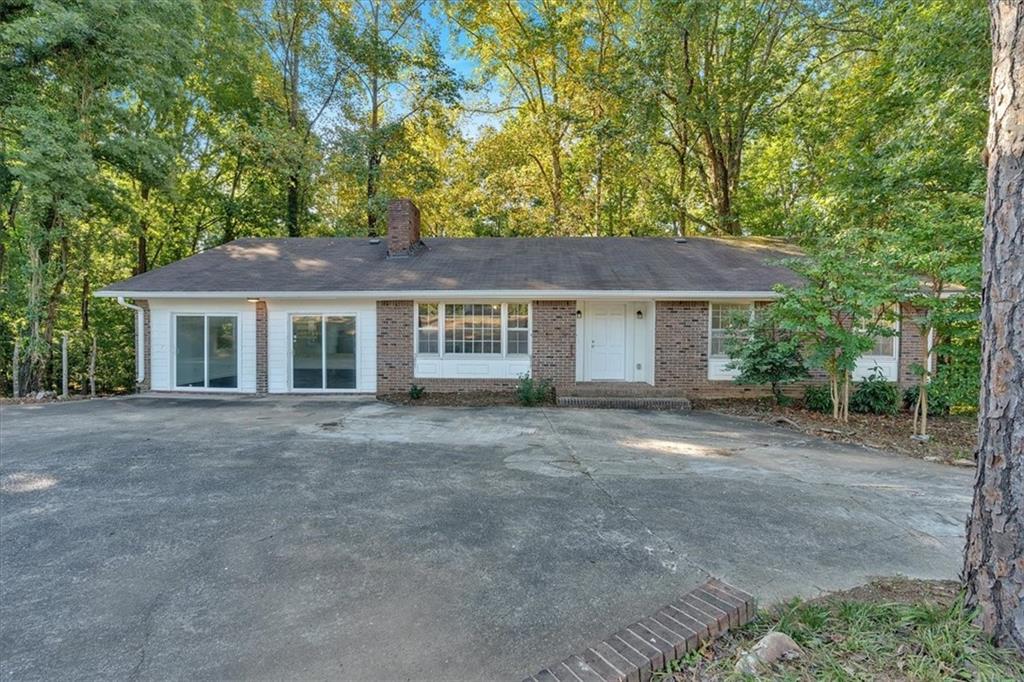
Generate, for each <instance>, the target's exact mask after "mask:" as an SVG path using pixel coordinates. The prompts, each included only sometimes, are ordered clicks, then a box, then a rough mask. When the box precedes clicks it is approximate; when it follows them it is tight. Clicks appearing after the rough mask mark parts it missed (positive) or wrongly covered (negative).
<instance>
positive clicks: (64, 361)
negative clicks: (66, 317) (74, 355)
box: [60, 332, 68, 398]
mask: <svg viewBox="0 0 1024 682" xmlns="http://www.w3.org/2000/svg"><path fill="white" fill-rule="evenodd" d="M60 370H61V374H60V388H61V391H60V395H61V397H62V398H67V397H68V333H67V332H64V335H63V337H62V338H61V341H60Z"/></svg>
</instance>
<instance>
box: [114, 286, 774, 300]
mask: <svg viewBox="0 0 1024 682" xmlns="http://www.w3.org/2000/svg"><path fill="white" fill-rule="evenodd" d="M95 296H97V297H101V298H103V297H105V298H116V297H118V296H121V297H124V298H134V299H157V298H193V299H194V298H219V299H249V298H261V299H307V300H308V299H350V300H351V299H360V300H374V301H394V300H400V299H401V300H405V299H415V300H419V301H425V300H429V299H458V300H459V301H463V300H469V299H476V300H482V301H509V300H515V299H523V300H529V301H571V300H606V301H626V302H628V301H636V300H662V301H707V300H711V299H715V300H742V301H749V300H752V299H757V300H773V299H776V298H779V296H780V294H779V293H778V292H776V291H668V290H659V291H647V290H640V289H635V290H634V289H617V290H608V291H601V290H597V289H445V290H427V289H424V290H411V289H409V290H401V291H115V290H109V291H100V292H98V293H96V294H95Z"/></svg>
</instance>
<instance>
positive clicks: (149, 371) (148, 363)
mask: <svg viewBox="0 0 1024 682" xmlns="http://www.w3.org/2000/svg"><path fill="white" fill-rule="evenodd" d="M135 305H137V306H139V307H140V308H142V374H143V379H142V383H140V384H139V390H140V391H148V390H149V389H150V388H152V386H153V362H152V360H151V358H150V347H151V346H152V345H153V344H152V340H151V339H152V332H151V331H150V320H149V301H135Z"/></svg>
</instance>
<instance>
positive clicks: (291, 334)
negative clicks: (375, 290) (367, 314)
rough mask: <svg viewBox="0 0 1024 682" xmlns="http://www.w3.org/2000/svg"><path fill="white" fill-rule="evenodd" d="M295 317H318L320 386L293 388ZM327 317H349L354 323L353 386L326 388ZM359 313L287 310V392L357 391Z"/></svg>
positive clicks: (361, 352)
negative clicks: (354, 381)
mask: <svg viewBox="0 0 1024 682" xmlns="http://www.w3.org/2000/svg"><path fill="white" fill-rule="evenodd" d="M296 317H319V318H320V375H321V380H322V382H323V387H322V388H295V372H294V368H295V364H294V354H295V340H294V339H295V330H294V327H293V326H292V325H293V323H294V321H295V318H296ZM328 317H351V318H353V319H354V320H355V323H356V336H355V338H356V352H355V377H356V385H355V386H354V387H353V388H327V359H326V354H327V346H326V344H325V343H324V341H325V339H326V338H327V329H326V324H327V318H328ZM359 322H360V321H359V313H356V312H335V311H331V312H299V311H289V312H288V336H287V337H286V339H287V342H288V392H289V393H359V392H360V391H361V389H360V376H359V374H360V372H359V368H360V367H361V366H362V359H363V358H362V354H363V348H362V346H363V344H362V343H360V340H359Z"/></svg>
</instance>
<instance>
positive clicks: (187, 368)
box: [174, 315, 204, 387]
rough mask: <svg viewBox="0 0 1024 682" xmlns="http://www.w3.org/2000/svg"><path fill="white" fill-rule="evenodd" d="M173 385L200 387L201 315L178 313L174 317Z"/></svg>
mask: <svg viewBox="0 0 1024 682" xmlns="http://www.w3.org/2000/svg"><path fill="white" fill-rule="evenodd" d="M174 357H175V377H176V381H175V385H177V386H194V387H202V386H203V385H204V379H203V374H204V372H203V362H204V359H203V316H202V315H178V316H177V317H176V318H175V340H174Z"/></svg>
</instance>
